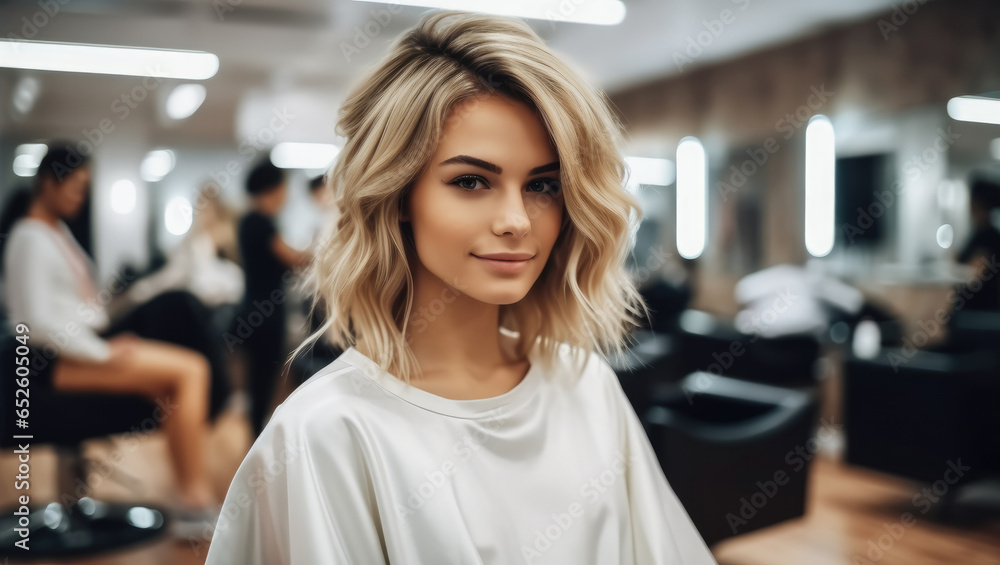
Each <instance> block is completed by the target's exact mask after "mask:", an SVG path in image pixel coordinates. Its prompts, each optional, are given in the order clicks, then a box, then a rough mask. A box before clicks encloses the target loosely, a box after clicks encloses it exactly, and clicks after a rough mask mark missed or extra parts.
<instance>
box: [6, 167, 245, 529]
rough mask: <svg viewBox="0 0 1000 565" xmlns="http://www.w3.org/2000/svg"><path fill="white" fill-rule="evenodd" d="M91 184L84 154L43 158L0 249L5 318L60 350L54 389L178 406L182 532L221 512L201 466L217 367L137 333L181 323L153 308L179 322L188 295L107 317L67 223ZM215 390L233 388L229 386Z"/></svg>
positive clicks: (174, 415)
mask: <svg viewBox="0 0 1000 565" xmlns="http://www.w3.org/2000/svg"><path fill="white" fill-rule="evenodd" d="M89 188H90V166H89V164H88V162H87V160H86V159H85V158H82V157H81V156H79V155H76V154H74V153H71V152H70V151H68V150H67V149H65V148H61V147H52V148H50V149H49V151H48V152H47V153H46V155H45V156H44V157H43V158H42V160H41V163H40V165H39V168H38V173H37V175H36V177H35V186H34V189H33V193H32V196H31V200H30V204H29V206H28V209H27V211H26V213H25V215H24V217H22V218H20V219H18V220H17V221H16V222H15V223H14V225H13V228H12V229H11V231H10V234H9V237H8V239H7V241H6V245H5V247H4V257H3V259H4V265H5V267H4V277H5V279H6V285H5V293H6V304H7V307H8V309H9V314H10V316H9V317H10V320H11V322H12V323H15V324H16V323H26V324H27V325H28V326H29V327H30V328H31V340H32V343H34V344H36V346H38V347H41V346H45V347H46V350H47V351H48V350H50V349H51V350H54V351H55V352H56V353H57V354H58V361H57V363H56V364H55V367H54V369H53V371H52V377H51V379H52V383H51V384H52V386H53V387H54V388H55V389H56V390H61V391H66V392H105V393H112V394H114V393H120V394H138V395H142V396H145V397H147V398H149V399H150V400H153V401H157V400H159V401H165V404H164V405H165V406H171V407H174V409H173V410H172V411H171V412H170V413H168V414H166V415H165V417H164V419H163V421H162V423H161V426H162V427H163V430H164V431H165V432H166V435H167V439H168V443H169V448H170V453H171V456H172V458H173V463H174V466H175V470H176V473H177V479H178V486H179V493H178V495H179V496H178V499H179V501H178V505H177V506H178V507H177V508H176V509H175V510H176V511H177V512H176V516H177V517H178V518H180V519H179V520H178V521H177V522H175V523H176V524H177V525H179V526H181V527H180V528H178V530H177V533H178V534H180V535H182V536H183V535H187V534H186V532H185V531H184V528H183V525H184V524H185V523H186V524H189V525H191V526H196V525H197V524H198V523H199V522H201V521H204V520H205V519H210V518H212V517H214V516H216V515H217V512H218V509H217V508H216V505H217V500H216V495H215V493H214V489H213V487H212V485H211V482H210V480H209V477H208V474H207V470H206V468H205V463H204V459H205V452H204V450H205V438H206V436H207V432H208V429H207V417H208V416H209V415H210V412H209V400H210V398H209V393H210V388H209V379H210V376H211V370H212V365H210V364H209V361H207V360H206V357H205V355H203V354H202V353H200V352H198V351H196V350H194V349H191V348H188V347H181V346H179V345H176V344H175V343H168V342H166V341H162V340H156V339H145V338H144V337H140V336H141V335H142V333H145V329H143V330H140V331H137V332H136V333H132V330H133V329H135V328H137V327H139V326H141V327H142V328H149V327H153V325H152V324H150V323H144V322H143V319H144V318H156V320H152V321H153V322H154V323H155V324H156V326H158V327H164V326H169V325H171V323H172V322H174V321H176V320H167V319H164V316H157V315H155V312H157V311H158V312H161V313H168V315H172V316H176V317H177V318H178V319H180V318H181V317H182V316H184V314H183V312H184V311H185V310H184V307H185V302H184V295H180V294H171V295H162V296H163V297H164V298H163V299H162V300H160V301H158V302H156V303H155V304H154V303H147V304H148V305H149V306H148V308H146V307H140V308H139V309H137V311H135V312H134V313H133V316H131V317H129V318H126V319H125V320H112V319H111V317H110V316H109V315H108V312H107V311H106V309H105V308H104V302H103V301H102V300H101V299H100V298H99V295H98V290H99V289H98V287H97V283H96V282H95V281H94V279H93V270H94V265H93V263H92V261H91V260H90V257H89V256H88V255H87V254H86V252H85V251H84V250H83V248H82V247H81V246H80V244H79V243H78V242H77V241H76V239H75V238H74V237H73V234H72V232H71V231H70V230H69V227H68V226H67V224H66V220H68V219H71V218H73V217H75V216H76V215H77V214H78V213H79V212H80V210H81V207H82V205H83V203H84V202H85V200H86V195H87V191H88V190H89ZM147 314H154V315H152V316H150V315H147ZM184 319H185V320H186V322H185V323H184V324H183V325H184V326H186V327H184V328H183V331H184V332H185V333H187V334H188V335H195V334H197V333H198V332H199V331H200V329H199V328H198V327H192V326H194V325H195V324H192V323H191V322H192V321H195V320H192V319H190V318H184ZM153 329H154V330H155V331H160V330H159V329H157V328H153ZM137 333H138V334H139V335H136V334H137ZM179 341H184V340H183V339H179ZM226 378H227V377H226ZM222 384H223V385H224V384H225V383H222ZM213 389H216V390H218V391H222V392H224V393H228V386H220V387H213ZM218 400H220V401H221V400H224V399H218ZM220 406H221V402H220ZM213 413H214V411H213ZM187 531H190V530H187Z"/></svg>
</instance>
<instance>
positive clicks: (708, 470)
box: [642, 372, 822, 545]
mask: <svg viewBox="0 0 1000 565" xmlns="http://www.w3.org/2000/svg"><path fill="white" fill-rule="evenodd" d="M817 415H818V400H817V397H816V393H815V391H811V390H795V389H788V388H780V387H774V386H769V385H762V384H759V383H753V382H749V381H744V380H740V379H733V378H729V377H725V376H719V375H715V374H712V373H706V372H696V373H692V374H690V375H688V376H687V377H685V378H684V379H683V381H681V383H680V386H679V387H676V388H674V389H673V390H667V389H664V391H663V393H662V394H660V395H658V396H657V397H656V398H654V399H653V400H652V401H651V406H650V407H649V408H648V409H647V410H646V411H645V412H644V413H643V415H642V422H643V427H644V428H645V430H646V434H647V435H648V436H649V440H650V443H651V444H652V446H653V450H654V451H655V452H656V456H657V458H658V460H659V462H660V467H661V468H662V469H663V473H664V475H665V476H666V478H667V480H668V481H669V482H670V485H671V487H672V488H673V489H674V492H675V493H676V494H677V497H678V498H679V499H680V501H681V503H682V504H683V505H684V508H685V509H686V510H687V512H688V514H689V515H690V516H691V519H692V521H693V522H694V524H695V526H696V527H697V528H698V531H699V533H700V534H701V535H702V537H703V538H704V539H705V542H706V543H707V544H709V545H712V544H715V543H717V542H719V541H722V540H724V539H726V538H730V537H733V536H736V535H740V534H744V533H747V532H751V531H754V530H758V529H760V528H764V527H767V526H770V525H773V524H777V523H779V522H783V521H785V520H789V519H793V518H797V517H800V516H803V515H804V514H805V510H806V484H807V479H808V471H809V468H810V466H811V462H812V459H813V457H814V455H815V453H816V451H817V450H818V447H819V442H818V440H814V439H813V433H814V430H815V428H816V418H817ZM819 439H822V438H819Z"/></svg>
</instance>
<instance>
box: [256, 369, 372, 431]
mask: <svg viewBox="0 0 1000 565" xmlns="http://www.w3.org/2000/svg"><path fill="white" fill-rule="evenodd" d="M375 389H378V387H377V386H375V385H374V383H371V380H370V379H369V377H367V376H366V375H365V374H364V372H362V370H361V369H359V368H358V367H356V366H354V365H352V364H350V363H348V362H347V361H346V360H345V358H344V356H343V355H341V356H340V357H338V358H337V359H335V360H334V361H332V362H331V363H330V364H328V365H327V366H326V367H324V368H322V369H320V370H319V371H317V372H315V373H314V374H313V375H312V376H310V377H309V378H308V379H306V381H305V382H303V383H302V384H300V385H299V386H298V387H296V388H295V390H293V391H292V392H291V394H289V395H288V397H287V398H286V399H285V400H284V401H283V402H282V403H281V404H279V405H278V407H277V408H276V409H275V410H274V414H273V415H272V416H271V420H270V422H269V423H268V425H270V423H271V422H273V423H275V425H281V426H284V427H286V428H287V427H291V428H296V429H303V430H308V429H310V428H315V429H323V427H324V426H329V425H333V424H343V423H344V422H350V421H358V420H360V419H361V418H364V417H369V416H370V415H371V412H372V411H374V410H376V409H377V406H376V405H375V403H373V402H371V400H372V399H374V398H377V397H375V396H373V395H375V394H377V391H376V390H375Z"/></svg>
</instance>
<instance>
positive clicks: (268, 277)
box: [233, 161, 311, 437]
mask: <svg viewBox="0 0 1000 565" xmlns="http://www.w3.org/2000/svg"><path fill="white" fill-rule="evenodd" d="M246 189H247V193H248V194H249V195H250V201H251V210H250V212H248V213H247V214H246V215H245V216H244V217H243V219H242V220H240V225H239V230H238V240H239V247H240V256H241V257H242V261H243V275H244V281H245V283H244V286H245V288H246V292H245V294H244V298H243V305H242V307H241V312H240V315H239V316H237V318H236V322H235V323H234V324H235V326H234V328H233V330H234V333H235V334H236V335H237V336H239V337H240V339H241V340H242V341H243V343H242V344H241V345H243V347H244V350H245V352H246V355H247V362H248V367H247V379H248V382H247V385H248V388H249V393H250V423H251V425H252V427H253V432H254V437H257V436H258V435H259V434H260V432H261V430H262V429H263V428H264V424H265V422H266V420H267V412H268V409H269V408H270V403H271V396H273V394H274V390H275V385H276V384H277V379H278V376H279V375H280V374H281V369H282V365H283V364H284V361H285V359H284V357H285V353H286V350H285V337H286V331H287V328H286V327H285V325H286V324H287V317H286V311H285V302H286V299H287V294H286V291H285V284H286V283H288V282H289V281H290V279H291V278H292V276H293V271H294V269H298V268H301V267H304V266H306V265H307V264H308V263H309V260H310V257H311V256H310V255H309V254H308V253H305V252H302V251H299V250H297V249H295V248H293V247H291V246H290V245H288V243H286V242H285V240H284V239H282V237H281V235H280V234H279V233H278V227H277V225H276V223H275V217H276V216H277V215H278V213H279V212H280V211H281V209H282V208H283V207H284V205H285V201H286V199H287V196H288V183H287V180H286V179H285V173H284V172H283V171H282V170H281V169H279V168H278V167H276V166H274V165H273V164H271V162H270V161H263V162H261V163H260V164H258V165H257V166H256V167H254V169H253V170H252V171H250V175H249V176H248V177H247V181H246ZM241 330H242V331H241ZM247 334H249V335H247ZM244 335H245V336H246V337H245V338H244V337H243V336H244Z"/></svg>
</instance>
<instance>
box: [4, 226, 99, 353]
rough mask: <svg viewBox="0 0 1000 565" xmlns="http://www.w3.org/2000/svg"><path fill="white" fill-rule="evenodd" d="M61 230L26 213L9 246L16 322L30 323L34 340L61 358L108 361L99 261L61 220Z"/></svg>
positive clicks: (7, 273) (10, 307) (8, 284)
mask: <svg viewBox="0 0 1000 565" xmlns="http://www.w3.org/2000/svg"><path fill="white" fill-rule="evenodd" d="M58 225H59V228H58V229H56V228H55V227H53V226H50V225H49V224H47V223H45V222H43V221H41V220H38V219H35V218H21V219H20V220H18V221H17V222H16V223H15V224H14V227H13V228H11V230H10V235H9V236H8V239H7V244H6V246H5V248H4V278H5V279H6V280H5V284H4V292H5V294H6V296H5V302H6V305H7V311H8V313H9V314H10V322H11V324H19V323H22V322H23V323H26V324H28V327H29V328H31V340H32V342H33V343H35V345H36V346H37V345H44V346H47V347H49V348H51V349H52V350H53V351H54V352H56V353H57V354H58V355H59V356H60V357H66V358H71V359H83V360H89V361H98V362H101V361H107V360H108V359H109V358H110V357H111V349H110V347H109V346H108V342H107V341H105V340H104V339H102V338H101V336H100V335H99V333H100V332H102V331H104V330H106V329H107V328H108V325H109V324H110V322H111V320H110V317H109V315H108V311H107V309H106V307H105V303H104V301H103V300H101V299H100V298H99V296H98V294H97V283H96V282H94V271H95V266H94V262H93V261H92V260H91V259H90V257H89V256H88V255H87V253H86V251H84V249H83V247H81V246H80V244H79V243H78V242H77V241H76V238H74V237H73V232H71V231H70V229H69V226H67V225H66V223H65V222H63V221H62V220H59V221H58Z"/></svg>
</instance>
